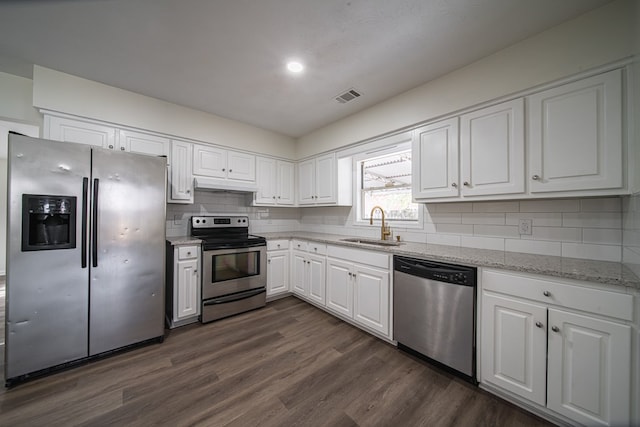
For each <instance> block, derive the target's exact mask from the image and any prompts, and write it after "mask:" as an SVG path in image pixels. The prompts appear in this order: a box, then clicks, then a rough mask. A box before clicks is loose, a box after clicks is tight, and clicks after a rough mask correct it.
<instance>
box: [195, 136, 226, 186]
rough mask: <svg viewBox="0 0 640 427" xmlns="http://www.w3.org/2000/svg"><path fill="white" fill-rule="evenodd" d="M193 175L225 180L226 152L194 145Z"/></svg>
mask: <svg viewBox="0 0 640 427" xmlns="http://www.w3.org/2000/svg"><path fill="white" fill-rule="evenodd" d="M193 174H194V175H202V176H210V177H213V178H226V177H227V151H226V150H222V149H220V148H216V147H210V146H206V145H199V144H194V146H193Z"/></svg>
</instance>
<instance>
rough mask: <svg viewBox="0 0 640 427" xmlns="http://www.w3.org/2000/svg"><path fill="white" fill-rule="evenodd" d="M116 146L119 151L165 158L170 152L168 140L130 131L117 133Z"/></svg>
mask: <svg viewBox="0 0 640 427" xmlns="http://www.w3.org/2000/svg"><path fill="white" fill-rule="evenodd" d="M118 146H119V149H120V150H121V151H128V152H131V153H138V154H146V155H149V156H165V157H167V158H168V157H169V152H170V150H171V148H170V146H171V143H170V140H169V139H168V138H163V137H161V136H155V135H150V134H147V133H142V132H134V131H131V130H120V131H119V138H118Z"/></svg>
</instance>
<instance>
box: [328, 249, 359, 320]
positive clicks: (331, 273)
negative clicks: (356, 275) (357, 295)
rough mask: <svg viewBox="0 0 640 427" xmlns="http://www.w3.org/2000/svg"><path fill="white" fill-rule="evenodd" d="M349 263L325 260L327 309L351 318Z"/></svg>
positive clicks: (351, 296)
mask: <svg viewBox="0 0 640 427" xmlns="http://www.w3.org/2000/svg"><path fill="white" fill-rule="evenodd" d="M352 277H353V272H352V271H351V263H346V262H342V261H338V260H335V259H330V258H329V259H327V288H326V292H327V308H328V309H329V310H332V311H335V312H336V313H339V314H342V315H344V316H347V317H351V318H353V280H352Z"/></svg>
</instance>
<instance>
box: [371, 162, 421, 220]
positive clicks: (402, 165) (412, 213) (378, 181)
mask: <svg viewBox="0 0 640 427" xmlns="http://www.w3.org/2000/svg"><path fill="white" fill-rule="evenodd" d="M360 182H361V185H360V218H361V219H364V220H368V219H369V218H370V216H371V209H373V207H374V206H380V207H382V208H383V209H384V213H385V217H386V218H388V219H391V220H395V221H418V219H419V214H418V212H419V210H418V204H415V203H412V202H411V151H410V150H403V151H400V152H397V153H393V154H387V155H385V156H379V157H375V158H371V159H365V160H363V161H362V162H360ZM373 217H374V218H381V214H380V211H378V210H376V212H375V213H374V216H373Z"/></svg>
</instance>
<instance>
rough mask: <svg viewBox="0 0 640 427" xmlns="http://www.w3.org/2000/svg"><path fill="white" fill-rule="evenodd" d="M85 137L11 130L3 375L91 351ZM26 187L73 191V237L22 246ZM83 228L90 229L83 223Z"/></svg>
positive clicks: (21, 372) (62, 192)
mask: <svg viewBox="0 0 640 427" xmlns="http://www.w3.org/2000/svg"><path fill="white" fill-rule="evenodd" d="M90 165H91V151H90V148H89V147H85V146H83V145H80V144H77V145H75V144H74V145H70V144H65V143H60V142H54V141H46V140H39V139H34V138H27V137H23V136H18V135H9V153H8V186H7V190H8V194H7V202H8V218H7V222H8V224H7V233H8V234H7V289H6V291H7V305H6V349H5V352H6V353H5V355H6V364H5V378H6V379H8V380H9V379H11V378H15V377H18V376H20V375H24V374H28V373H31V372H34V371H38V370H41V369H45V368H48V367H51V366H55V365H59V364H63V363H66V362H70V361H73V360H76V359H81V358H83V357H86V356H87V351H88V343H87V336H88V316H87V313H88V302H89V297H88V293H89V292H88V282H89V268H88V267H87V266H86V263H85V268H82V253H83V251H82V240H83V239H82V236H86V234H83V230H82V205H83V201H84V200H86V198H85V197H84V195H83V178H87V180H88V178H89V173H90ZM23 194H33V195H54V196H65V197H67V198H69V199H70V198H73V197H75V198H76V201H77V215H76V216H75V224H74V225H71V224H69V226H70V227H71V226H75V235H76V245H75V247H67V248H64V249H48V250H29V251H22V219H23V218H22V214H23V212H22V203H23ZM85 231H86V230H85Z"/></svg>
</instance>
